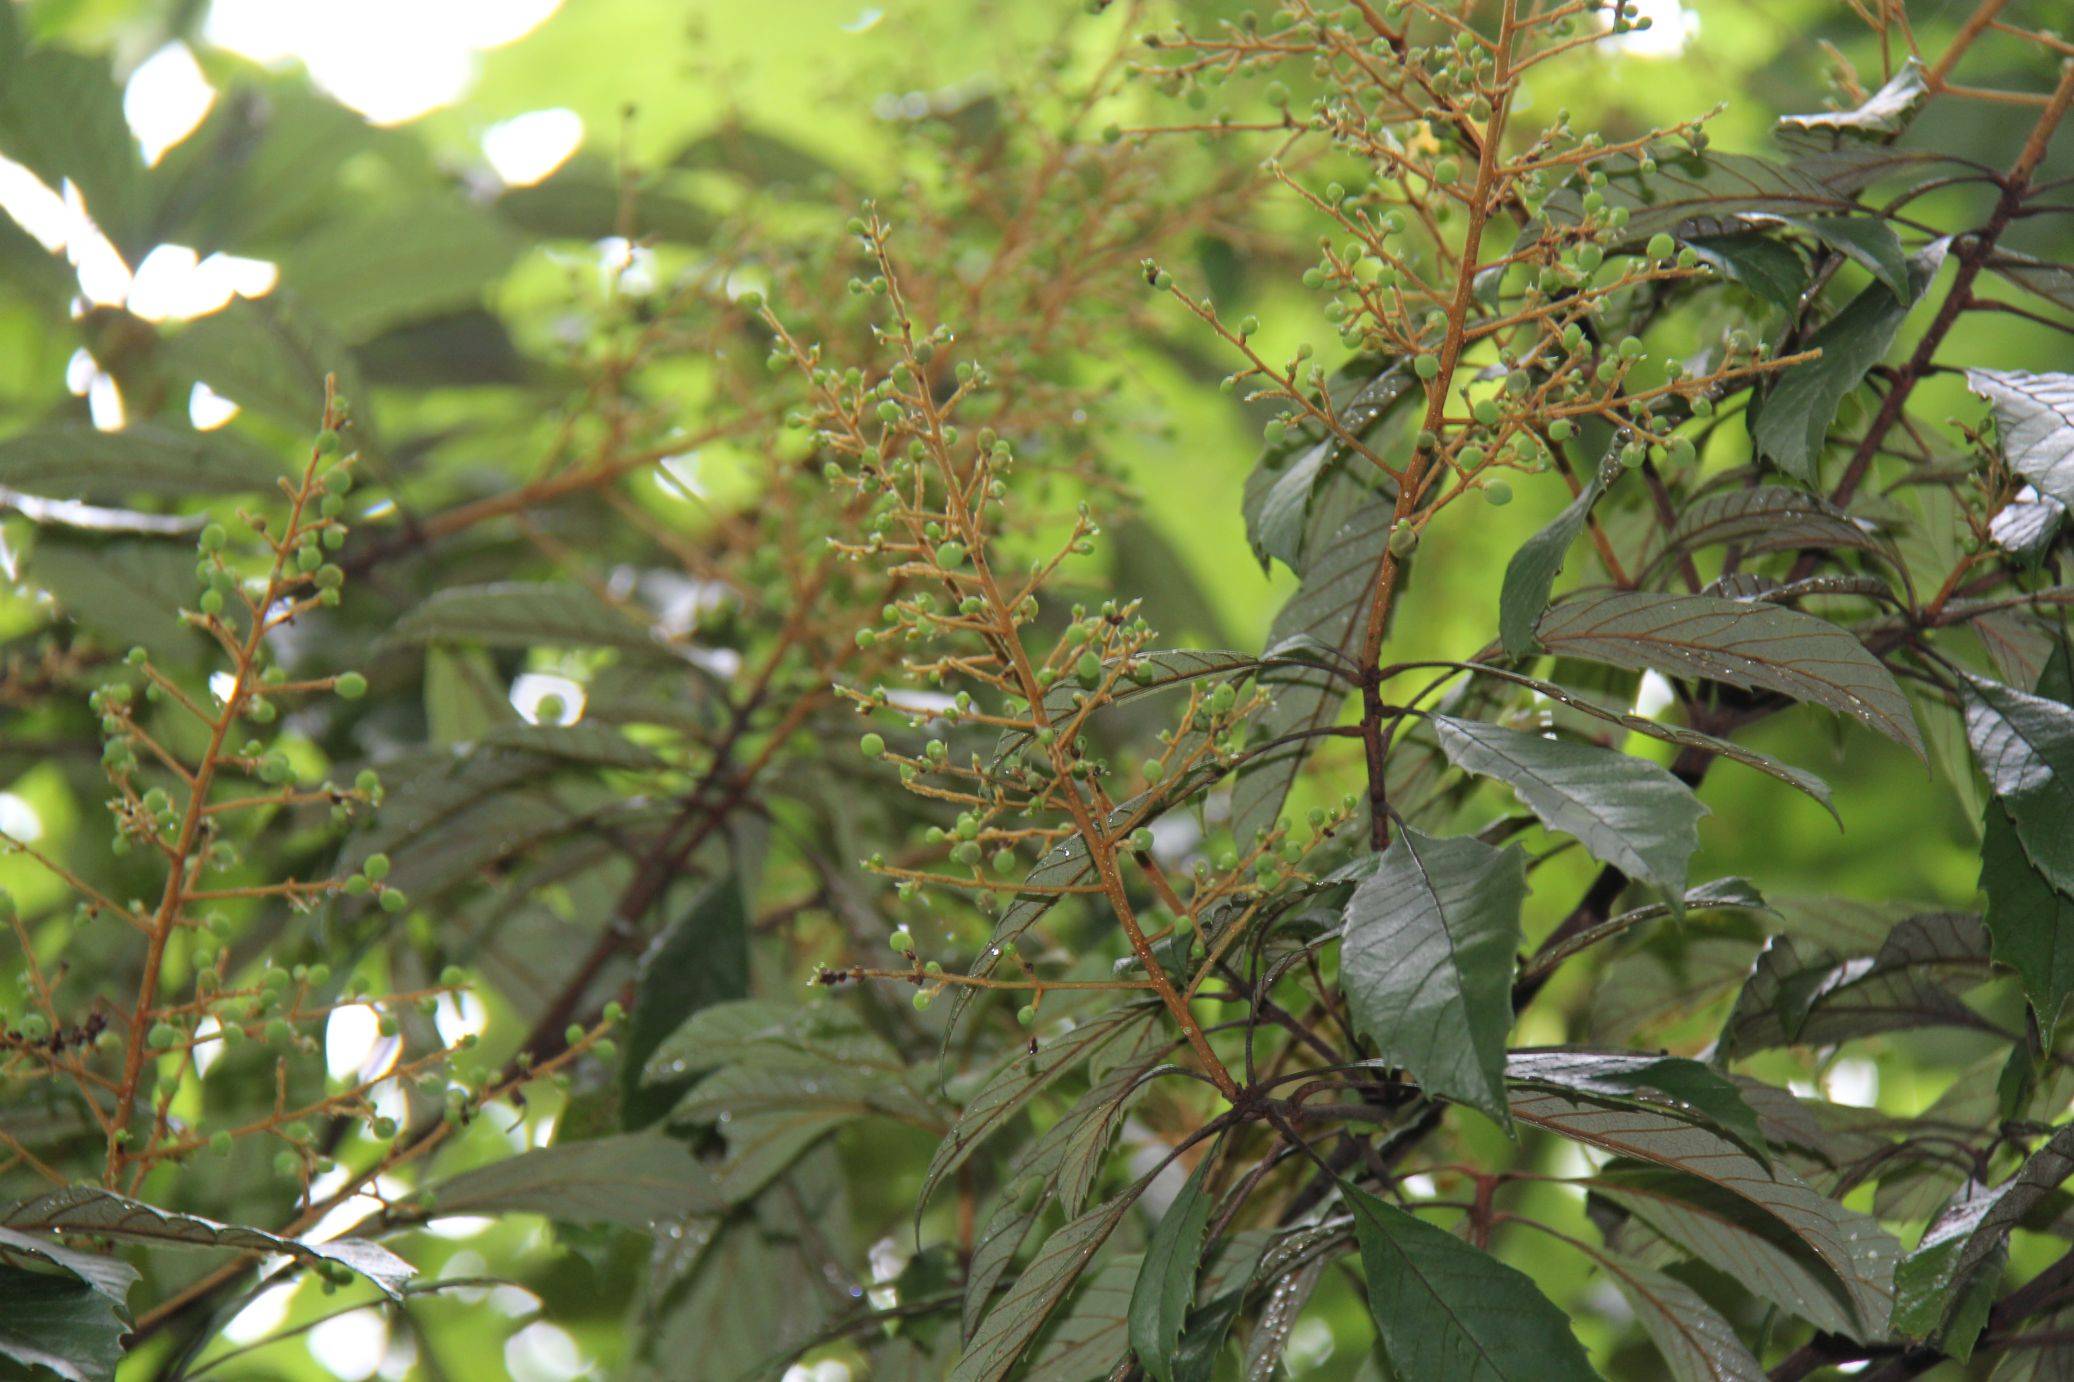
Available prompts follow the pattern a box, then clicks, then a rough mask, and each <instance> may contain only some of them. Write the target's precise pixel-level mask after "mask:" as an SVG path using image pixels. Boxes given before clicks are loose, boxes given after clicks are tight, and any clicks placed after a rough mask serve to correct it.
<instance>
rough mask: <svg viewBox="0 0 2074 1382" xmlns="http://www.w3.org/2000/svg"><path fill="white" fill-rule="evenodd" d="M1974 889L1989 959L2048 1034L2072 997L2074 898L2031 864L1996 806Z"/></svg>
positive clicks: (1985, 834) (1982, 846)
mask: <svg viewBox="0 0 2074 1382" xmlns="http://www.w3.org/2000/svg"><path fill="white" fill-rule="evenodd" d="M1980 887H1981V891H1982V892H1985V893H1986V894H1987V897H1988V935H1989V937H1990V938H1991V941H1992V943H1993V946H1994V952H1995V958H1996V959H1997V960H1999V961H2000V962H2001V963H2003V964H2006V965H2008V966H2009V967H2010V968H2011V969H2013V970H2015V971H2016V975H2017V978H2019V979H2020V980H2022V981H2023V985H2024V996H2025V997H2026V998H2028V999H2029V1000H2030V1003H2031V1009H2032V1011H2033V1012H2035V1013H2037V1015H2038V1026H2039V1029H2040V1030H2041V1031H2047V1032H2049V1031H2051V1030H2052V1029H2053V1027H2054V1026H2055V1025H2056V1024H2057V1023H2058V1022H2059V1018H2060V1012H2061V1010H2062V1009H2063V1008H2064V1007H2065V1006H2066V1003H2067V995H2068V994H2070V993H2074V897H2069V896H2068V895H2067V894H2066V893H2063V892H2061V891H2060V890H2059V889H2058V888H2055V887H2054V886H2053V885H2052V881H2051V880H2050V879H2048V878H2047V877H2046V876H2045V875H2044V874H2042V873H2040V872H2039V871H2038V869H2037V867H2036V866H2035V865H2033V864H2032V863H2031V859H2030V856H2029V855H2027V854H2025V853H2024V849H2023V845H2022V844H2021V843H2019V842H2018V840H2017V838H2016V826H2015V825H2014V824H2012V823H2011V822H2010V819H2009V813H2008V812H2007V811H2006V810H2004V809H2003V808H2002V806H2001V804H2000V803H1999V802H1991V803H1989V805H1988V809H1987V818H1986V821H1985V823H1984V824H1983V826H1982V829H1981V839H1980Z"/></svg>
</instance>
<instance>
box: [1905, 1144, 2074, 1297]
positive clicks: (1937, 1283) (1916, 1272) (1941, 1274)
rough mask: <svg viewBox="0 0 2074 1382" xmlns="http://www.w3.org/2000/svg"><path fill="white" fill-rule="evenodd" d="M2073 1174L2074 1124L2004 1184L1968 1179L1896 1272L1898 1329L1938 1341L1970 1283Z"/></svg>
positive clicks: (2033, 1155)
mask: <svg viewBox="0 0 2074 1382" xmlns="http://www.w3.org/2000/svg"><path fill="white" fill-rule="evenodd" d="M2069 1175H2074V1126H2068V1127H2063V1128H2060V1129H2058V1130H2057V1131H2056V1132H2054V1133H2053V1135H2052V1136H2051V1137H2050V1138H2049V1139H2047V1141H2046V1142H2045V1144H2044V1145H2043V1146H2041V1147H2040V1148H2038V1150H2037V1151H2035V1152H2033V1153H2031V1155H2030V1156H2029V1157H2028V1158H2027V1159H2026V1160H2025V1161H2024V1164H2023V1165H2022V1166H2020V1167H2018V1168H2017V1170H2016V1173H2015V1174H2014V1175H2012V1176H2011V1177H2010V1178H2009V1179H2008V1180H2005V1181H2003V1182H2002V1183H2001V1184H2000V1185H1997V1186H1994V1187H1993V1188H1989V1187H1986V1186H1982V1185H1979V1184H1977V1183H1974V1182H1968V1183H1967V1184H1966V1185H1965V1186H1964V1187H1962V1188H1961V1190H1960V1191H1959V1193H1958V1194H1957V1195H1955V1196H1953V1197H1952V1200H1951V1202H1950V1203H1948V1204H1946V1205H1945V1207H1944V1209H1943V1210H1942V1211H1940V1212H1939V1214H1938V1215H1937V1217H1936V1218H1935V1219H1933V1220H1931V1222H1930V1226H1929V1227H1928V1228H1926V1229H1924V1230H1923V1237H1922V1240H1921V1241H1920V1242H1918V1243H1917V1244H1916V1249H1915V1251H1914V1252H1912V1253H1910V1254H1909V1255H1908V1256H1907V1257H1905V1258H1903V1259H1902V1261H1901V1265H1900V1266H1899V1267H1898V1268H1897V1269H1896V1270H1895V1273H1894V1328H1895V1329H1896V1330H1898V1331H1900V1332H1901V1333H1903V1334H1907V1335H1910V1336H1912V1337H1914V1338H1927V1337H1931V1336H1934V1335H1935V1334H1936V1333H1937V1332H1938V1330H1939V1329H1940V1328H1941V1327H1942V1326H1943V1325H1944V1324H1945V1322H1946V1320H1947V1318H1948V1317H1949V1315H1950V1313H1951V1310H1952V1307H1953V1306H1954V1304H1955V1303H1956V1301H1957V1293H1959V1292H1960V1291H1962V1290H1963V1289H1964V1287H1965V1285H1966V1282H1967V1280H1968V1278H1969V1277H1971V1276H1972V1275H1973V1274H1974V1273H1975V1272H1976V1271H1978V1270H1980V1269H1981V1268H1982V1267H1983V1265H1984V1264H1985V1263H1987V1261H1988V1259H1989V1258H1990V1257H1991V1256H1992V1255H1993V1254H1994V1253H1996V1252H1997V1251H1998V1250H2000V1249H2001V1248H2002V1247H2003V1245H2004V1244H2006V1243H2007V1242H2008V1239H2009V1232H2010V1230H2011V1229H2013V1228H2015V1227H2016V1225H2017V1223H2018V1221H2019V1220H2021V1219H2022V1218H2023V1217H2024V1216H2025V1215H2027V1214H2029V1213H2030V1212H2031V1211H2032V1210H2033V1209H2034V1208H2036V1207H2037V1206H2038V1205H2039V1204H2040V1203H2041V1202H2043V1200H2044V1199H2045V1197H2046V1196H2047V1195H2048V1194H2050V1193H2051V1192H2052V1191H2053V1190H2055V1189H2057V1188H2058V1187H2059V1185H2060V1183H2061V1182H2063V1181H2065V1180H2066V1179H2067V1177H2068V1176H2069Z"/></svg>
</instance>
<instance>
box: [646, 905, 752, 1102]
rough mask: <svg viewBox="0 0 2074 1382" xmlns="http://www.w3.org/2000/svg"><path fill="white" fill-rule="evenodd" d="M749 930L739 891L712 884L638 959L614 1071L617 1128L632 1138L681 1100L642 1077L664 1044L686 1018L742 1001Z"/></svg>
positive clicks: (673, 1089) (667, 1085)
mask: <svg viewBox="0 0 2074 1382" xmlns="http://www.w3.org/2000/svg"><path fill="white" fill-rule="evenodd" d="M749 924H750V923H749V914H748V911H747V908H746V907H745V905H744V899H743V897H742V886H741V884H740V883H739V882H737V881H736V879H735V878H734V877H732V876H728V877H723V878H717V879H715V880H714V881H713V882H712V883H710V884H708V885H707V886H706V887H705V888H703V889H701V890H700V892H699V894H698V896H697V897H695V898H693V899H692V902H691V905H690V906H689V907H687V908H685V911H684V915H682V916H681V917H679V918H678V919H677V920H676V921H674V922H672V923H671V924H670V927H669V929H668V930H666V931H664V932H663V934H662V935H660V936H658V937H657V938H656V939H655V941H654V943H653V944H651V945H650V946H649V947H648V949H647V951H646V952H644V953H643V954H642V956H641V963H640V967H639V970H638V972H637V973H636V975H635V980H634V1004H633V1011H632V1013H631V1014H630V1016H629V1017H628V1020H627V1029H626V1037H625V1055H624V1056H622V1057H621V1064H620V1071H621V1076H620V1121H621V1123H622V1124H623V1125H624V1126H625V1127H627V1128H628V1129H629V1130H630V1131H631V1130H634V1129H639V1128H644V1127H647V1126H648V1125H649V1124H651V1123H653V1122H655V1120H656V1119H658V1118H660V1117H662V1116H663V1114H665V1113H667V1112H668V1111H669V1108H670V1105H672V1104H674V1103H676V1101H677V1099H678V1097H679V1096H680V1095H681V1094H682V1093H683V1089H684V1085H683V1084H682V1082H680V1081H674V1080H665V1081H656V1082H649V1081H644V1080H643V1078H642V1077H643V1073H644V1071H645V1070H646V1069H647V1066H648V1062H649V1058H650V1057H652V1056H653V1055H654V1054H655V1052H656V1050H657V1048H658V1047H660V1046H661V1045H662V1043H663V1039H664V1038H666V1037H667V1036H669V1034H670V1033H671V1032H673V1031H675V1030H676V1029H677V1028H679V1027H681V1026H682V1025H684V1021H685V1019H686V1018H688V1017H690V1016H691V1015H692V1014H694V1013H698V1012H702V1011H704V1010H705V1009H707V1008H709V1007H711V1006H712V1005H713V1004H715V1003H721V1002H726V1001H728V1000H730V999H739V998H743V997H746V996H747V995H748V992H749ZM657 1086H659V1087H657Z"/></svg>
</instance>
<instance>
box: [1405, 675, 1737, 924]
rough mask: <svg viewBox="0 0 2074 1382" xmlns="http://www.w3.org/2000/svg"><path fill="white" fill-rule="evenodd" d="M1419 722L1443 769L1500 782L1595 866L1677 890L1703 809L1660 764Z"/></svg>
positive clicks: (1476, 726)
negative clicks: (1443, 758)
mask: <svg viewBox="0 0 2074 1382" xmlns="http://www.w3.org/2000/svg"><path fill="white" fill-rule="evenodd" d="M1429 721H1430V723H1431V724H1432V725H1433V727H1434V729H1435V731H1436V733H1437V734H1438V736H1439V740H1440V747H1441V751H1442V752H1443V753H1445V754H1446V755H1447V758H1448V761H1449V762H1450V763H1453V764H1454V765H1455V766H1456V767H1458V768H1460V769H1462V770H1463V771H1464V772H1470V773H1476V774H1479V775H1481V776H1484V777H1493V778H1496V779H1498V780H1499V781H1500V782H1503V783H1505V784H1506V785H1507V786H1509V787H1511V788H1512V789H1513V791H1514V792H1515V793H1517V794H1518V796H1519V799H1520V803H1521V804H1522V805H1524V806H1525V807H1526V808H1527V809H1528V810H1530V811H1532V812H1533V813H1534V814H1535V815H1536V816H1537V817H1539V818H1540V820H1541V823H1542V824H1543V825H1545V826H1547V827H1548V828H1549V829H1550V830H1559V831H1562V832H1563V833H1565V834H1568V835H1573V836H1575V837H1576V838H1577V841H1578V843H1580V844H1582V845H1583V846H1584V847H1585V849H1586V850H1587V851H1588V852H1589V853H1590V854H1591V856H1592V857H1593V858H1594V859H1597V860H1599V861H1600V862H1601V863H1607V864H1611V865H1613V866H1614V867H1615V868H1617V869H1619V870H1620V871H1621V872H1623V873H1625V874H1627V875H1628V876H1629V877H1632V878H1644V879H1647V880H1648V881H1650V882H1652V883H1654V884H1656V885H1657V886H1658V887H1661V888H1665V889H1667V890H1669V891H1670V892H1671V893H1672V895H1673V896H1674V898H1675V897H1677V896H1678V895H1681V894H1683V892H1684V891H1685V870H1686V865H1687V864H1688V863H1689V862H1690V860H1691V858H1692V854H1693V851H1694V850H1696V849H1698V848H1699V843H1700V837H1699V822H1700V818H1701V817H1702V816H1705V815H1706V814H1707V808H1706V807H1704V806H1702V805H1701V804H1700V800H1699V798H1698V797H1696V796H1694V795H1693V794H1692V789H1691V788H1690V787H1687V786H1686V785H1685V784H1684V783H1683V782H1680V781H1679V780H1678V779H1677V778H1675V777H1673V776H1671V774H1670V773H1669V771H1667V770H1666V769H1664V768H1663V767H1662V766H1660V765H1658V764H1655V763H1651V762H1650V761H1648V760H1647V759H1644V758H1634V757H1630V756H1629V755H1627V754H1624V753H1616V752H1614V751H1613V750H1611V749H1602V748H1599V747H1598V746H1596V745H1593V744H1581V743H1575V742H1570V741H1565V740H1561V739H1551V738H1546V737H1544V736H1542V735H1539V734H1532V733H1528V732H1527V731H1525V730H1516V729H1505V728H1502V727H1500V726H1498V725H1492V724H1486V723H1484V722H1483V721H1481V720H1461V719H1456V718H1454V717H1453V716H1448V715H1434V716H1430V717H1429Z"/></svg>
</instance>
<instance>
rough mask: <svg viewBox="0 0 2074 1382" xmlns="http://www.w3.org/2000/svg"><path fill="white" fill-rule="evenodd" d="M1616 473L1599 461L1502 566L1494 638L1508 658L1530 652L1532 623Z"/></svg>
mask: <svg viewBox="0 0 2074 1382" xmlns="http://www.w3.org/2000/svg"><path fill="white" fill-rule="evenodd" d="M1619 475H1620V468H1619V467H1618V466H1617V465H1609V464H1603V463H1602V464H1601V465H1600V466H1599V468H1598V469H1597V470H1596V471H1594V472H1593V473H1592V478H1591V482H1590V483H1589V484H1587V485H1586V486H1585V487H1584V489H1583V491H1582V492H1580V493H1579V494H1578V496H1577V497H1576V498H1575V499H1573V500H1571V501H1570V503H1569V505H1568V506H1567V507H1565V508H1564V510H1563V511H1562V512H1561V513H1559V514H1557V515H1556V516H1555V517H1554V518H1552V519H1550V520H1549V522H1548V525H1547V526H1546V527H1544V528H1543V529H1541V531H1540V532H1538V533H1535V534H1534V536H1532V537H1530V538H1528V539H1527V540H1526V541H1525V542H1524V543H1522V544H1520V549H1519V550H1518V551H1517V552H1514V553H1513V554H1512V560H1511V561H1509V562H1507V563H1506V564H1505V580H1504V583H1503V584H1502V585H1501V586H1500V587H1499V590H1498V637H1499V640H1500V641H1501V642H1503V643H1504V645H1505V651H1506V652H1507V653H1510V654H1511V655H1512V656H1513V657H1525V656H1527V655H1528V654H1529V653H1531V652H1533V651H1534V625H1535V622H1536V621H1537V620H1539V619H1540V618H1541V614H1542V611H1544V610H1546V609H1547V608H1548V593H1549V592H1550V591H1551V590H1553V589H1555V578H1556V576H1557V575H1558V574H1560V573H1561V571H1562V569H1563V558H1564V557H1565V556H1566V555H1568V553H1569V551H1570V544H1571V543H1572V542H1574V541H1575V540H1576V538H1577V534H1578V533H1580V532H1582V531H1583V530H1584V520H1585V518H1586V516H1587V515H1589V514H1590V513H1591V507H1592V505H1593V504H1596V503H1597V502H1598V500H1599V496H1600V495H1602V494H1604V493H1605V492H1606V487H1607V486H1608V485H1610V484H1612V483H1613V481H1614V480H1615V479H1617V478H1618V477H1619Z"/></svg>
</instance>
